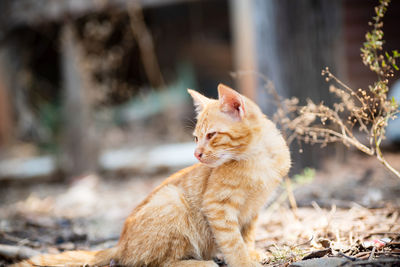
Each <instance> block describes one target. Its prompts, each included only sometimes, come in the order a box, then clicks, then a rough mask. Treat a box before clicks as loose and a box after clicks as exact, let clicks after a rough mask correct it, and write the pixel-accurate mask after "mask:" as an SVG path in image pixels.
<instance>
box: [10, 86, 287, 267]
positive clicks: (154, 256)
mask: <svg viewBox="0 0 400 267" xmlns="http://www.w3.org/2000/svg"><path fill="white" fill-rule="evenodd" d="M188 91H189V93H190V95H191V96H192V97H193V100H194V103H195V105H196V107H197V112H198V116H197V120H198V122H197V125H196V128H195V131H194V136H195V140H196V142H197V148H196V150H195V156H196V157H197V159H198V160H199V161H200V163H198V164H196V165H193V166H191V167H189V168H186V169H183V170H181V171H179V172H178V173H176V174H174V175H172V176H171V177H169V178H168V179H166V180H165V181H164V182H163V183H162V184H161V185H160V186H158V187H157V188H156V189H155V190H154V191H153V192H152V193H151V194H150V195H149V196H148V197H147V198H146V199H145V200H144V201H143V202H142V203H141V204H140V205H139V206H137V207H136V208H135V209H134V211H133V212H132V214H131V215H130V216H129V217H128V219H127V220H126V221H125V225H124V228H123V231H122V234H121V237H120V240H119V242H118V244H117V246H116V247H114V248H111V249H107V250H103V251H98V252H84V251H70V252H65V253H62V254H58V255H44V256H38V257H34V258H32V259H30V260H27V261H24V262H22V263H20V265H18V266H32V265H36V266H38V265H42V266H43V265H52V266H54V265H60V264H61V265H69V266H79V265H85V264H86V265H97V266H102V265H109V264H110V262H112V263H113V264H119V265H126V266H138V267H139V266H140V267H141V266H148V267H152V266H161V267H184V266H187V267H189V266H193V267H217V266H218V265H217V264H216V263H215V262H214V261H213V260H212V259H213V258H214V257H215V256H216V254H217V253H222V255H223V257H224V260H225V262H226V263H227V264H228V266H230V267H250V266H252V267H253V266H261V264H260V263H259V261H260V260H261V256H260V254H259V253H258V252H257V251H256V250H255V249H254V228H255V223H256V220H257V215H258V212H259V210H260V209H261V208H262V206H263V204H264V202H265V201H266V199H267V197H268V195H269V194H270V193H271V191H272V190H273V189H274V188H275V187H276V186H277V185H278V184H279V183H280V180H281V177H282V176H284V175H286V174H287V172H288V170H289V167H290V155H289V150H288V147H287V145H286V143H285V141H284V140H283V138H282V136H281V134H280V133H279V131H278V130H277V129H276V127H275V125H274V124H273V123H272V122H271V121H269V120H268V119H267V118H266V117H265V115H263V113H262V112H261V111H260V109H259V108H258V106H257V105H256V104H254V103H253V102H252V101H251V100H249V99H248V98H246V97H244V96H242V95H240V94H239V93H237V92H235V91H234V90H232V89H230V88H229V87H227V86H225V85H223V84H220V85H219V86H218V93H219V99H218V100H214V99H209V98H207V97H205V96H203V95H201V94H199V93H197V92H195V91H193V90H188Z"/></svg>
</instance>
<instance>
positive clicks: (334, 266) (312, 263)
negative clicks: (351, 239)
mask: <svg viewBox="0 0 400 267" xmlns="http://www.w3.org/2000/svg"><path fill="white" fill-rule="evenodd" d="M348 261H349V260H347V259H344V258H336V257H329V258H318V259H311V260H304V261H298V262H294V263H292V264H291V265H289V267H321V266H324V267H338V266H342V264H344V263H345V262H348Z"/></svg>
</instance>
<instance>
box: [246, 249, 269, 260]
mask: <svg viewBox="0 0 400 267" xmlns="http://www.w3.org/2000/svg"><path fill="white" fill-rule="evenodd" d="M249 255H250V258H251V259H252V260H253V261H257V262H261V263H266V262H268V256H267V255H265V253H263V252H261V251H258V250H255V249H252V250H250V251H249Z"/></svg>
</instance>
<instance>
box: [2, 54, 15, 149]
mask: <svg viewBox="0 0 400 267" xmlns="http://www.w3.org/2000/svg"><path fill="white" fill-rule="evenodd" d="M0 50H1V48H0ZM4 65H5V64H4V62H3V55H2V53H1V52H0V149H1V148H3V147H5V146H7V144H8V143H9V141H10V139H11V136H12V134H11V133H12V131H13V126H12V123H11V122H12V119H11V107H10V98H9V94H8V83H7V81H6V80H5V78H4V77H6V74H5V68H4Z"/></svg>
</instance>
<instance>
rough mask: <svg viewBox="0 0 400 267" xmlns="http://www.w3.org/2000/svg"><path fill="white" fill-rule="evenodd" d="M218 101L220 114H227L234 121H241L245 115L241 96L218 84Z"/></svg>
mask: <svg viewBox="0 0 400 267" xmlns="http://www.w3.org/2000/svg"><path fill="white" fill-rule="evenodd" d="M218 99H219V102H220V109H221V111H222V112H224V113H227V114H229V115H230V116H231V117H232V118H234V119H236V120H241V119H243V117H244V114H245V106H244V100H243V97H242V95H241V94H239V93H238V92H236V91H235V90H233V89H232V88H230V87H228V86H226V85H224V84H222V83H220V84H218Z"/></svg>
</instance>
